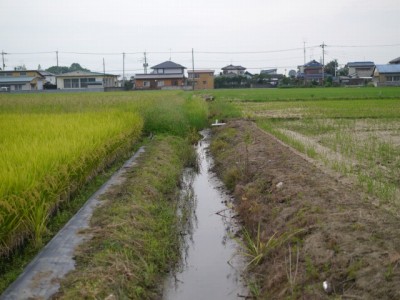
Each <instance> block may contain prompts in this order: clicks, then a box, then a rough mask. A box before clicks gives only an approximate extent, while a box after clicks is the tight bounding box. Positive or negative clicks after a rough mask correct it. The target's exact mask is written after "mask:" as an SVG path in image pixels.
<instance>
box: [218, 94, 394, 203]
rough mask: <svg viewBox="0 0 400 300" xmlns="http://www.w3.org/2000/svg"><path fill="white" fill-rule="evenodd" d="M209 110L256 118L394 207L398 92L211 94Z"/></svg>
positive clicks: (298, 147)
mask: <svg viewBox="0 0 400 300" xmlns="http://www.w3.org/2000/svg"><path fill="white" fill-rule="evenodd" d="M212 94H213V95H214V96H215V98H216V101H215V102H216V103H215V104H213V105H214V110H213V111H214V112H215V114H216V115H217V116H218V115H219V116H220V117H221V116H222V118H223V117H231V116H241V117H246V118H250V119H254V120H256V122H257V124H258V125H259V126H260V127H261V128H262V129H264V130H266V131H268V132H270V133H272V134H273V135H275V136H276V137H278V138H279V139H281V140H282V141H284V142H285V143H287V144H289V145H291V146H292V147H294V148H296V149H297V150H299V151H301V152H303V153H304V154H306V155H307V156H309V157H310V158H312V159H315V160H316V161H318V162H320V163H321V164H323V165H324V166H325V167H326V168H328V169H329V170H332V171H333V172H338V173H340V174H341V175H342V176H346V177H348V178H351V179H352V180H354V181H356V182H357V183H358V184H360V185H362V186H363V187H364V188H365V190H366V191H367V192H368V193H370V194H372V195H374V196H377V197H378V198H379V199H380V204H388V205H389V206H390V207H393V206H394V207H397V208H398V206H399V205H400V181H399V178H400V89H399V88H333V89H324V88H316V89H287V90H285V89H273V90H272V89H271V90H265V89H263V90H261V89H260V90H256V89H253V90H252V89H248V90H236V91H235V90H216V91H215V92H212Z"/></svg>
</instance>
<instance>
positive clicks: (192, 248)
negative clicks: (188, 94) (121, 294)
mask: <svg viewBox="0 0 400 300" xmlns="http://www.w3.org/2000/svg"><path fill="white" fill-rule="evenodd" d="M201 134H202V135H203V136H204V138H203V140H202V141H201V142H199V144H198V145H197V149H196V150H197V154H198V157H199V162H200V171H199V172H198V173H194V172H186V173H185V176H184V177H185V178H184V179H183V188H184V189H185V190H186V193H185V195H186V196H184V198H185V199H186V200H187V201H189V202H187V203H190V206H191V208H192V210H191V212H190V211H188V210H187V209H183V210H182V211H184V214H186V215H187V216H188V217H189V222H188V225H187V227H185V230H184V232H183V234H184V235H185V240H184V241H183V247H182V248H183V250H182V252H183V253H182V263H181V265H180V267H179V268H178V270H176V272H174V274H171V276H170V278H168V280H167V282H166V286H165V289H164V299H165V300H179V299H185V300H187V299H191V300H196V299H209V300H212V299H219V300H223V299H237V298H243V297H244V296H245V295H247V290H246V288H245V287H244V284H243V281H242V278H241V270H242V269H243V265H244V264H243V261H242V259H241V258H240V256H239V255H237V250H238V245H237V243H236V241H235V240H234V239H232V236H233V235H234V234H235V231H236V229H237V226H236V224H235V219H234V217H233V214H234V212H233V211H232V210H230V209H229V208H228V206H229V204H230V203H231V199H230V196H229V195H228V193H227V191H226V190H225V188H224V186H223V184H222V182H221V181H220V180H218V178H217V177H216V175H215V174H213V173H212V172H211V171H210V168H211V166H212V163H213V162H212V158H211V157H210V156H209V154H208V151H207V149H208V146H209V131H202V132H201ZM182 211H181V213H182Z"/></svg>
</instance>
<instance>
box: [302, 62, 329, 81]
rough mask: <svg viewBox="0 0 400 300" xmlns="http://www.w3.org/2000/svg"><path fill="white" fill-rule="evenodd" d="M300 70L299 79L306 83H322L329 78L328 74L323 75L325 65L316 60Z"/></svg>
mask: <svg viewBox="0 0 400 300" xmlns="http://www.w3.org/2000/svg"><path fill="white" fill-rule="evenodd" d="M298 68H299V72H298V73H297V77H298V78H299V79H302V80H304V82H305V83H307V82H312V81H316V82H318V83H322V80H323V78H324V77H325V78H326V77H327V75H326V74H323V65H322V64H321V63H319V62H317V61H316V60H312V61H310V62H308V63H306V64H305V65H302V66H299V67H298Z"/></svg>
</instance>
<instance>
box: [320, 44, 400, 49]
mask: <svg viewBox="0 0 400 300" xmlns="http://www.w3.org/2000/svg"><path fill="white" fill-rule="evenodd" d="M328 46H329V47H332V48H374V47H398V46H400V44H388V45H328Z"/></svg>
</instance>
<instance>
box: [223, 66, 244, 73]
mask: <svg viewBox="0 0 400 300" xmlns="http://www.w3.org/2000/svg"><path fill="white" fill-rule="evenodd" d="M221 70H222V75H244V71H245V70H246V68H245V67H242V66H234V65H232V64H230V65H229V66H226V67H223V68H222V69H221Z"/></svg>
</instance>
